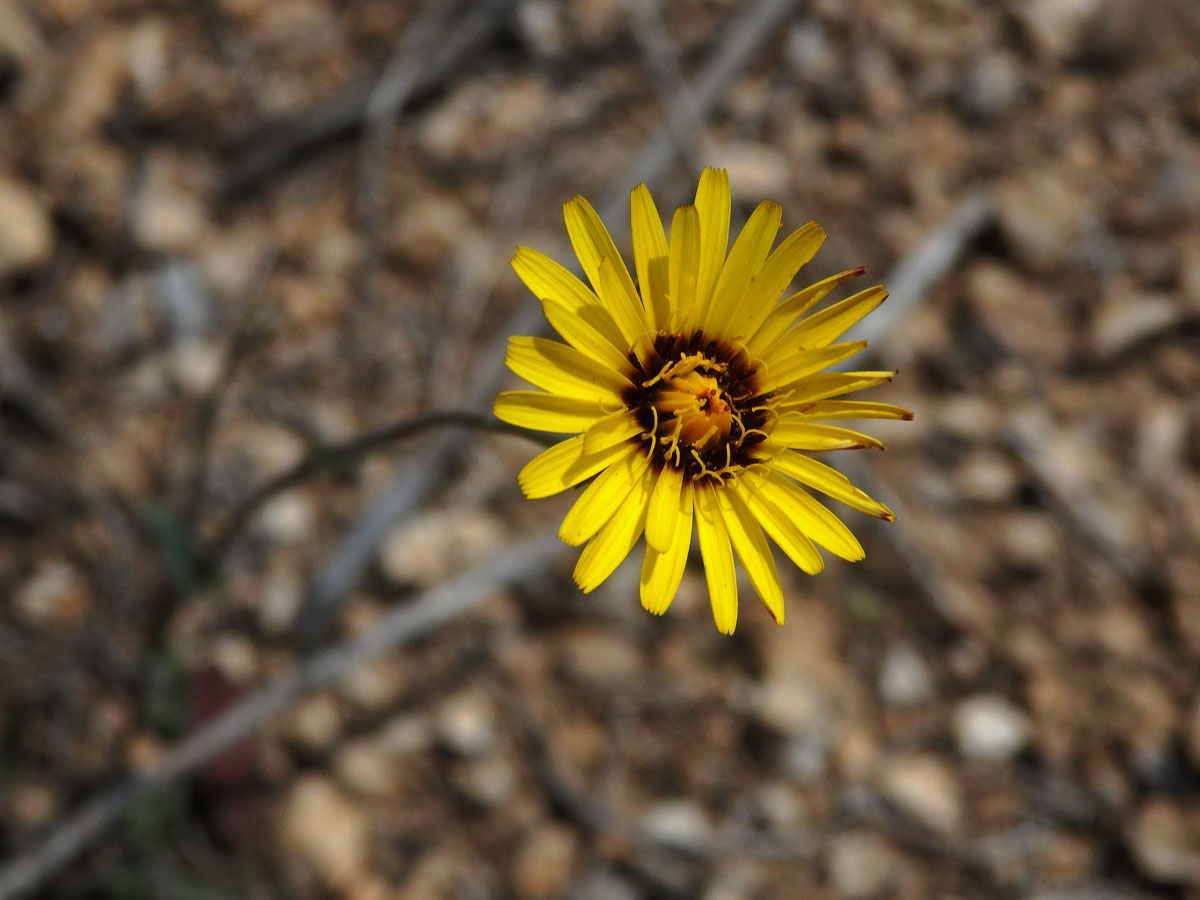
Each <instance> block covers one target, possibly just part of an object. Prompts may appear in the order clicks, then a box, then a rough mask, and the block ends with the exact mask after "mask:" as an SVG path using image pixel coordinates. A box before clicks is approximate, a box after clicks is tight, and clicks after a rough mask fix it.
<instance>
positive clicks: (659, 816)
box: [641, 799, 711, 847]
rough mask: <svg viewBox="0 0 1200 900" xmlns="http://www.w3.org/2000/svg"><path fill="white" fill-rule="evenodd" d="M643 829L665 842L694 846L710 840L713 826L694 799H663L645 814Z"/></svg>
mask: <svg viewBox="0 0 1200 900" xmlns="http://www.w3.org/2000/svg"><path fill="white" fill-rule="evenodd" d="M641 824H642V828H644V829H645V830H646V832H647V833H648V834H649V835H651V836H652V837H653V838H655V839H656V840H657V841H659V842H661V843H663V844H670V845H672V846H676V847H691V846H695V845H697V844H700V843H703V842H704V841H706V840H707V839H708V836H709V832H710V830H711V826H710V825H709V822H708V817H707V816H706V815H705V813H704V810H703V809H701V808H700V807H699V806H697V805H696V804H695V803H693V802H692V801H691V800H685V799H678V800H663V801H662V802H660V803H657V804H655V806H653V807H652V808H651V809H650V810H649V812H647V813H646V814H645V815H644V816H642V822H641Z"/></svg>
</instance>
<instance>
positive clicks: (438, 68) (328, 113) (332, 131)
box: [220, 0, 513, 201]
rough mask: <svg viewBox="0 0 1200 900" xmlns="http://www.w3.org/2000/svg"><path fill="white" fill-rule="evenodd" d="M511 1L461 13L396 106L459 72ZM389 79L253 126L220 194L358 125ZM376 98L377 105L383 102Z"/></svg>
mask: <svg viewBox="0 0 1200 900" xmlns="http://www.w3.org/2000/svg"><path fill="white" fill-rule="evenodd" d="M512 5H513V0H489V2H483V3H480V4H478V6H477V10H478V13H477V14H476V15H473V16H464V17H463V18H462V19H461V20H460V21H459V22H458V23H457V26H456V27H455V28H453V29H451V30H450V32H449V33H448V34H447V35H446V36H445V38H444V40H441V41H438V42H436V44H435V46H434V47H433V51H434V52H433V54H432V56H431V57H430V58H429V61H428V65H426V66H425V67H424V68H423V69H422V71H421V73H420V74H419V76H418V77H417V78H416V80H415V83H414V84H413V85H412V86H411V88H409V89H408V91H407V99H404V100H402V101H401V102H400V104H399V106H398V108H402V107H403V105H404V103H406V102H408V100H411V99H414V98H416V97H419V96H420V95H422V94H424V93H427V92H429V91H431V90H433V89H435V88H437V87H438V86H439V85H441V84H442V83H443V82H444V81H446V80H447V79H448V78H449V77H450V76H451V75H454V74H457V73H458V72H460V71H461V70H462V65H463V60H465V59H468V58H470V57H471V56H472V55H474V54H476V53H478V52H479V50H480V49H481V48H482V47H484V46H485V45H486V44H487V42H488V41H489V40H490V39H491V38H492V36H493V35H494V34H495V33H496V31H497V30H498V29H499V28H500V26H501V25H502V24H503V23H504V21H505V20H506V19H507V18H508V16H509V12H510V10H511V8H512ZM389 70H390V67H389ZM388 78H389V71H386V70H385V72H384V73H383V75H380V76H373V77H371V78H368V79H364V80H363V81H359V82H356V83H354V84H352V85H350V86H349V87H347V88H346V89H345V90H343V91H341V92H340V93H339V94H337V95H336V96H334V97H332V98H330V99H329V100H327V101H325V102H324V103H320V104H318V105H317V106H315V107H313V108H312V109H309V110H306V111H305V112H302V113H299V114H297V115H296V116H294V117H293V118H291V119H289V120H286V121H282V122H278V121H277V122H268V123H266V124H263V125H259V126H256V132H257V134H255V135H254V136H252V137H250V138H249V139H246V140H244V143H245V144H246V146H247V149H246V150H244V151H242V152H241V154H240V155H239V156H237V157H235V159H234V160H233V162H232V164H231V165H230V167H229V171H228V174H227V175H226V176H225V180H224V182H223V184H222V186H221V190H220V197H221V198H222V199H224V200H225V201H232V200H237V199H239V198H241V197H242V196H243V195H245V194H248V193H251V192H253V191H255V190H258V189H259V188H261V186H262V185H263V184H264V183H265V182H266V181H268V180H270V179H271V178H274V177H277V176H278V175H279V174H280V173H281V172H282V171H284V170H285V169H286V168H287V167H288V165H289V164H290V163H292V162H294V161H295V160H297V159H299V158H301V157H303V156H304V155H305V154H307V153H309V152H311V151H312V150H314V149H316V148H318V147H321V146H322V145H325V144H327V143H329V142H330V141H333V140H335V139H337V138H340V137H343V136H344V135H347V134H350V133H352V132H353V131H355V130H356V129H358V128H360V127H362V126H363V124H364V121H365V119H366V117H367V111H368V107H369V106H370V104H371V98H372V97H374V96H375V95H376V92H377V91H378V90H379V89H380V87H381V84H383V83H384V82H385V81H386V80H387V79H388ZM389 95H390V96H394V94H391V92H390V91H385V92H383V93H382V94H380V96H381V98H385V99H386V98H387V97H388V96H389ZM378 102H380V103H381V105H382V103H383V100H382V99H381V100H380V101H378Z"/></svg>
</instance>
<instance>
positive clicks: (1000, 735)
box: [954, 694, 1029, 762]
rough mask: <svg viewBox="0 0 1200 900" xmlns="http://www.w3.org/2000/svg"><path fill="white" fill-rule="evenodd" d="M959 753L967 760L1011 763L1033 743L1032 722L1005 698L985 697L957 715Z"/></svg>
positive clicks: (972, 701) (969, 702) (967, 704)
mask: <svg viewBox="0 0 1200 900" xmlns="http://www.w3.org/2000/svg"><path fill="white" fill-rule="evenodd" d="M954 730H955V733H956V734H957V736H958V750H959V752H960V753H961V754H962V755H963V756H964V757H966V758H967V759H985V760H995V761H997V762H1007V761H1009V760H1011V759H1012V758H1013V757H1014V756H1016V755H1017V754H1018V753H1020V752H1021V750H1022V748H1024V747H1025V745H1026V744H1027V743H1028V742H1029V718H1028V716H1026V715H1025V713H1024V712H1022V711H1021V710H1019V709H1017V707H1015V706H1013V705H1012V704H1011V703H1009V702H1008V701H1007V700H1005V699H1004V698H1003V697H1000V696H997V695H995V694H981V695H979V696H977V697H971V698H970V699H968V700H964V701H963V702H962V703H960V704H959V706H958V709H957V710H955V713H954Z"/></svg>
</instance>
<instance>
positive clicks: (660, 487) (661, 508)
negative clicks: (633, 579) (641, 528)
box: [646, 465, 683, 553]
mask: <svg viewBox="0 0 1200 900" xmlns="http://www.w3.org/2000/svg"><path fill="white" fill-rule="evenodd" d="M682 489H683V470H682V469H678V468H676V467H675V466H670V465H664V466H663V468H662V471H661V472H660V473H659V475H658V480H657V481H656V482H655V483H654V492H653V493H652V494H651V495H650V511H649V513H648V514H647V516H646V543H647V544H649V545H650V546H651V547H653V548H654V549H655V550H657V551H659V552H660V553H666V552H667V550H668V549H669V548H670V546H671V540H672V539H673V538H674V537H675V526H676V524H677V523H678V521H679V492H680V491H681V490H682Z"/></svg>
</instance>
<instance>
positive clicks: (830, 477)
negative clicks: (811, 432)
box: [773, 450, 896, 522]
mask: <svg viewBox="0 0 1200 900" xmlns="http://www.w3.org/2000/svg"><path fill="white" fill-rule="evenodd" d="M773 461H774V463H775V468H776V469H778V470H779V471H780V472H782V473H783V474H785V475H790V476H791V477H792V478H795V479H796V480H797V481H799V482H800V483H801V484H806V485H808V486H809V487H810V488H813V489H814V490H818V491H820V492H821V493H823V494H828V495H829V496H830V497H832V498H833V499H834V500H840V501H841V502H842V503H845V504H846V505H847V506H850V507H853V508H854V509H857V510H858V511H859V512H864V513H866V514H867V515H868V516H874V517H875V518H877V519H886V520H887V521H889V522H890V521H893V520H894V519H895V518H896V517H895V516H894V515H893V514H892V511H891V510H890V509H888V508H887V507H886V506H884V505H883V504H882V503H880V502H879V501H878V500H873V499H871V497H870V496H869V495H868V494H867V493H866V492H865V491H862V490H859V489H858V488H856V487H855V486H854V484H853V482H851V481H850V479H849V478H847V477H846V476H845V475H843V474H842V473H841V472H839V471H838V470H837V469H835V468H833V467H832V466H827V465H825V463H823V462H818V461H817V460H815V459H810V458H809V457H807V456H804V455H802V454H800V453H795V452H793V451H791V450H785V451H784V452H783V453H780V454H779V455H778V456H776V457H775V458H774V460H773Z"/></svg>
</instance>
